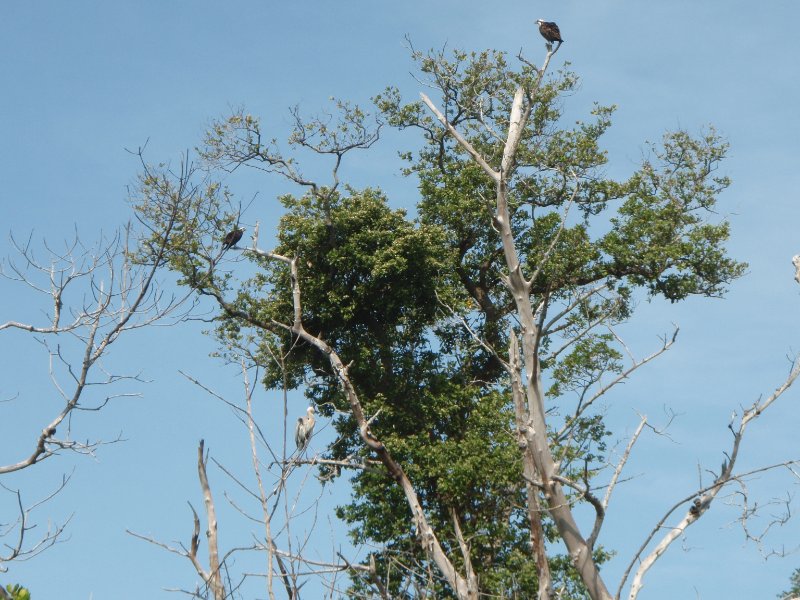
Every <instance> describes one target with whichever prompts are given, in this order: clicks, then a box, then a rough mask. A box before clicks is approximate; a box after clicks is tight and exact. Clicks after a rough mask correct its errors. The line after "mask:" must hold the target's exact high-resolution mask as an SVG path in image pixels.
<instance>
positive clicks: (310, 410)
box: [306, 406, 314, 415]
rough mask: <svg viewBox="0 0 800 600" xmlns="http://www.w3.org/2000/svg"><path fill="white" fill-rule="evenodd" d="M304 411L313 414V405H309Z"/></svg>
mask: <svg viewBox="0 0 800 600" xmlns="http://www.w3.org/2000/svg"><path fill="white" fill-rule="evenodd" d="M306 412H308V414H309V415H313V414H314V407H313V406H309V407H308V410H307V411H306Z"/></svg>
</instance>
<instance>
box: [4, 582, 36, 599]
mask: <svg viewBox="0 0 800 600" xmlns="http://www.w3.org/2000/svg"><path fill="white" fill-rule="evenodd" d="M6 590H8V593H9V594H11V598H12V599H13V600H31V593H30V591H28V589H27V588H24V587H22V586H21V585H20V584H18V583H17V584H14V585H11V584H10V583H9V584H8V585H7V586H6Z"/></svg>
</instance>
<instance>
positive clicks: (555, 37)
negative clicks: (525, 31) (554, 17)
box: [536, 19, 564, 46]
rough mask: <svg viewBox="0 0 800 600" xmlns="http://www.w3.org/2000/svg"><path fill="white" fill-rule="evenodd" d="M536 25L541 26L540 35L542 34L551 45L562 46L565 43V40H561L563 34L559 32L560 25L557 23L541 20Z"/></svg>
mask: <svg viewBox="0 0 800 600" xmlns="http://www.w3.org/2000/svg"><path fill="white" fill-rule="evenodd" d="M536 24H537V25H539V33H541V34H542V37H543V38H544V39H546V40H547V42H548V43H549V44H552V43H553V42H558V45H559V46H560V45H561V44H562V43H563V42H564V40H562V39H561V32H560V31H559V30H558V25H556V24H555V23H551V22H549V21H544V20H542V19H539V20H538V21H536Z"/></svg>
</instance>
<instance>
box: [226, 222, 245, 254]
mask: <svg viewBox="0 0 800 600" xmlns="http://www.w3.org/2000/svg"><path fill="white" fill-rule="evenodd" d="M243 235H244V227H239V228H237V229H234V230H233V231H229V232H228V234H227V235H226V236H225V238H224V239H223V240H222V249H223V250H227V249H229V248H232V247H233V246H235V245H236V244H237V243H238V242H239V240H240V239H242V236H243Z"/></svg>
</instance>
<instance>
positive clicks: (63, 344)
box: [0, 219, 186, 599]
mask: <svg viewBox="0 0 800 600" xmlns="http://www.w3.org/2000/svg"><path fill="white" fill-rule="evenodd" d="M171 226H172V225H171V224H170V222H169V220H168V219H167V221H166V222H165V227H166V229H165V230H164V231H163V232H162V233H164V234H165V235H169V234H170V228H171ZM129 233H130V232H129V230H123V231H121V232H119V233H118V234H117V235H115V236H114V237H112V238H111V239H101V240H99V241H98V242H97V244H96V245H94V246H88V245H86V244H84V243H83V242H82V241H81V239H80V237H79V236H78V235H77V234H76V236H75V238H74V239H73V240H72V241H71V242H68V243H66V244H65V247H64V248H63V249H61V250H59V249H56V248H55V247H54V246H53V245H48V244H47V243H45V244H44V254H45V258H41V254H42V250H41V249H39V248H36V247H35V245H34V244H33V243H32V241H31V239H30V238H29V239H28V240H26V241H25V242H24V243H19V242H17V240H15V239H14V238H13V237H12V243H13V245H14V247H15V248H16V250H17V251H18V254H19V256H18V257H16V258H12V259H10V260H9V261H8V263H7V264H5V265H4V268H3V269H2V270H1V271H0V276H2V279H3V280H4V282H6V283H9V284H12V285H21V286H24V287H25V288H27V289H28V290H30V291H31V292H32V296H31V297H30V298H29V299H28V303H29V305H30V306H36V307H37V308H41V309H42V312H43V313H44V314H46V315H48V318H47V320H46V321H45V322H43V323H42V322H40V323H35V322H21V321H16V320H9V321H6V322H5V323H0V332H1V333H2V335H3V336H4V340H5V343H7V344H15V345H16V347H18V348H20V355H27V349H28V347H27V346H26V344H25V342H26V341H27V340H31V341H35V342H37V343H38V345H41V347H42V348H43V349H44V351H45V353H46V356H47V362H46V364H47V365H48V367H47V370H46V373H47V376H49V380H50V383H51V384H52V393H51V395H50V396H45V397H44V398H39V397H37V396H38V394H39V393H40V392H38V391H34V390H33V388H32V389H31V390H27V389H23V391H22V392H21V393H19V394H17V395H15V396H13V397H12V398H7V399H4V400H6V402H4V403H3V404H2V407H1V408H0V410H2V411H4V412H5V413H6V415H5V416H4V417H2V418H4V419H8V420H9V421H8V422H14V420H15V415H14V413H13V412H12V411H13V410H14V407H15V405H16V403H19V402H28V401H30V402H32V401H34V400H36V401H38V402H37V418H39V419H40V421H39V424H40V425H39V427H38V431H35V432H32V434H31V437H32V440H31V443H30V445H29V446H27V447H25V446H13V445H11V444H10V443H9V441H8V440H7V439H3V440H0V441H2V442H4V445H3V448H2V450H3V452H4V453H5V454H6V455H10V456H16V457H17V459H16V460H12V461H11V462H9V463H8V464H0V489H2V492H3V493H6V494H8V495H10V496H11V498H12V499H13V504H14V505H15V508H16V509H17V513H16V515H15V516H12V517H10V518H6V517H5V516H3V517H2V521H0V538H7V540H8V541H6V542H5V543H4V544H3V550H2V552H0V573H6V572H7V571H8V570H9V568H10V565H11V564H12V563H13V562H14V561H17V560H28V559H30V558H32V557H33V556H35V555H37V554H39V553H40V552H42V551H44V550H46V549H47V548H49V547H50V546H52V545H53V544H55V543H56V542H58V541H59V539H60V538H61V537H62V534H63V533H64V530H65V528H66V525H67V523H54V522H52V521H51V520H49V519H48V520H47V521H48V524H47V526H46V529H45V530H44V533H41V534H39V536H38V538H36V539H31V536H32V535H35V534H34V533H32V532H33V531H34V530H36V528H37V527H40V526H41V523H40V522H39V519H37V518H36V516H35V515H36V513H37V512H38V511H40V510H41V507H42V505H43V504H45V503H46V502H48V501H50V500H51V499H52V498H53V497H54V496H56V495H57V494H58V493H59V492H60V491H61V490H62V489H63V488H64V486H66V485H67V483H68V481H69V476H66V475H65V476H63V477H62V478H61V480H60V481H57V482H56V483H55V484H54V486H53V488H54V489H53V491H52V492H51V493H50V494H48V495H47V496H46V497H45V498H43V499H39V500H36V501H33V502H31V501H30V499H29V498H28V497H26V496H25V495H24V493H23V490H22V489H13V488H12V487H9V485H8V483H4V481H3V480H5V482H8V481H9V479H8V476H10V475H12V474H14V473H19V472H20V471H23V470H26V469H32V468H35V466H36V465H38V464H41V463H42V462H45V461H48V462H49V461H51V460H54V459H55V457H57V456H60V455H61V456H63V455H65V454H77V455H90V456H91V455H94V453H95V452H96V451H97V450H98V449H99V448H100V447H101V446H103V445H105V444H110V443H115V442H117V441H119V439H114V440H101V439H97V438H96V436H95V435H93V434H91V433H87V432H85V431H83V429H82V427H81V425H82V423H81V421H82V419H81V418H80V415H81V414H82V413H84V412H87V411H88V412H94V411H99V410H102V409H103V407H105V406H106V405H107V404H108V403H109V402H111V401H112V400H114V399H115V398H119V397H123V396H130V395H134V394H135V393H136V392H135V391H130V390H126V389H125V387H124V386H125V385H126V384H129V383H130V382H141V379H140V377H139V375H138V374H127V373H120V372H118V371H116V370H115V369H113V368H111V367H110V366H109V365H108V364H107V361H108V360H109V355H110V354H111V349H112V347H113V345H114V344H115V343H117V342H118V341H119V339H120V338H121V337H122V336H125V337H128V336H130V335H131V332H133V331H135V330H137V329H140V328H142V327H148V326H150V325H153V324H154V323H156V322H159V321H162V322H163V321H169V320H170V319H175V320H180V319H181V318H182V317H183V316H184V314H185V313H183V312H180V311H181V310H182V308H184V302H183V301H184V300H185V299H186V298H183V299H180V298H175V297H170V296H168V295H166V294H164V292H163V290H162V289H161V287H160V285H159V282H158V280H157V279H156V273H157V269H156V268H154V267H150V268H144V267H142V266H141V265H136V264H135V263H134V262H133V261H132V252H131V250H130V248H129V247H128V242H129V236H128V234H129ZM162 250H163V248H155V247H154V248H152V251H153V253H154V256H156V257H157V256H158V254H159V252H161V251H162ZM41 298H44V304H42V303H41V302H40V299H41ZM14 336H17V337H14ZM23 338H27V339H23ZM23 349H24V352H23V351H22V350H23ZM53 406H55V408H53ZM38 407H41V408H38ZM48 411H49V412H48ZM20 428H21V426H20ZM39 531H41V529H39ZM8 593H10V594H11V596H10V597H13V598H20V599H23V598H29V597H30V594H29V592H28V590H26V589H25V588H23V587H21V586H19V585H17V586H15V587H13V588H12V586H11V585H9V586H8ZM6 596H8V594H6V592H5V591H4V590H3V589H2V586H0V597H6Z"/></svg>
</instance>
